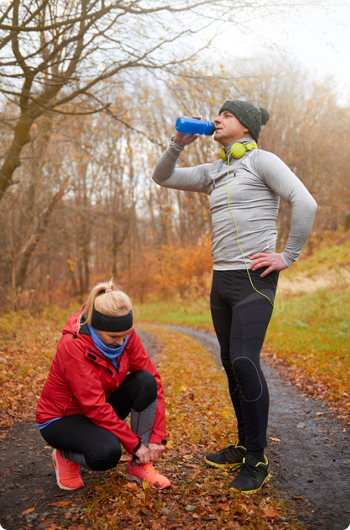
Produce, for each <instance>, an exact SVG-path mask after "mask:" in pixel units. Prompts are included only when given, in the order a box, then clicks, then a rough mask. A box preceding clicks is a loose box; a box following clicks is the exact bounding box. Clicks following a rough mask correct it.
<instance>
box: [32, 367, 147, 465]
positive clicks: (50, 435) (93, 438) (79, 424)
mask: <svg viewBox="0 0 350 530" xmlns="http://www.w3.org/2000/svg"><path fill="white" fill-rule="evenodd" d="M156 399H157V382H156V380H155V378H154V377H153V375H152V374H151V373H150V372H147V371H146V370H138V371H136V372H133V373H131V374H129V375H127V376H126V378H125V379H124V381H123V382H122V384H121V385H120V387H119V388H118V390H116V391H115V392H113V393H112V394H111V395H110V396H109V398H108V400H107V402H108V403H110V404H111V405H112V407H113V409H114V410H115V413H116V414H117V416H118V417H119V418H120V419H122V420H124V419H125V418H126V417H127V416H128V414H129V413H130V411H131V409H133V411H137V412H139V413H141V412H143V411H146V409H147V410H150V408H152V407H151V405H152V404H154V403H156ZM154 412H155V407H154ZM146 413H147V411H146ZM153 420H154V414H153V419H151V420H150V422H151V425H149V428H150V429H151V430H152V427H153ZM141 422H142V419H141ZM138 423H139V422H138V421H137V426H138ZM137 426H136V429H135V431H134V432H137ZM40 432H41V434H42V436H43V438H44V439H45V441H46V442H47V443H48V444H49V445H51V446H52V447H54V448H56V449H60V450H61V451H70V452H72V453H79V454H82V455H84V456H85V461H86V463H87V465H88V466H89V467H90V469H92V470H93V471H105V470H107V469H111V468H112V467H114V466H116V465H117V463H118V461H119V459H120V457H121V454H122V451H121V446H120V442H119V440H118V438H117V436H115V434H113V433H111V432H110V431H107V430H106V429H103V428H102V427H98V426H97V425H95V424H94V423H93V422H92V421H91V420H90V419H89V418H87V417H86V416H84V415H82V414H81V415H80V414H79V415H73V416H65V417H64V418H61V419H60V420H57V421H54V422H53V423H50V425H48V426H47V427H45V428H44V429H42V430H41V431H40ZM137 433H138V432H137ZM138 434H141V433H138Z"/></svg>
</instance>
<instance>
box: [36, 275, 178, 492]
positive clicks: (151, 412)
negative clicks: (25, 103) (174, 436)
mask: <svg viewBox="0 0 350 530" xmlns="http://www.w3.org/2000/svg"><path fill="white" fill-rule="evenodd" d="M130 412H131V420H130V425H131V427H129V426H128V425H127V424H126V423H125V422H124V419H125V418H126V417H127V416H128V414H129V413H130ZM37 423H38V427H39V429H40V432H41V434H42V436H43V438H44V439H45V441H46V442H47V443H48V444H50V445H51V446H52V447H54V451H53V454H52V459H53V465H54V468H55V471H56V478H57V483H58V486H59V487H60V488H61V489H65V490H75V489H77V488H81V487H83V486H84V483H83V481H82V479H81V477H80V473H79V467H80V466H81V467H84V468H86V469H90V470H93V471H104V470H107V469H111V468H113V467H115V466H116V465H117V463H118V462H119V460H120V457H121V445H123V447H124V448H125V449H126V451H127V452H128V453H129V454H130V455H131V456H130V460H129V462H128V472H129V474H130V475H131V476H132V477H137V478H139V479H141V480H146V481H148V482H150V483H152V484H154V485H157V486H159V487H160V488H167V487H169V486H170V482H169V480H168V479H167V478H166V477H164V476H162V475H160V474H159V473H158V472H157V471H156V470H155V469H154V467H153V465H152V463H151V462H154V461H157V460H158V458H160V456H161V455H162V453H163V451H164V449H165V444H166V431H165V409H164V394H163V387H162V383H161V380H160V377H159V375H158V372H157V370H156V368H155V366H154V364H153V362H152V361H151V359H150V358H149V356H148V354H147V353H146V351H145V349H144V347H143V346H142V343H141V340H140V338H139V336H138V335H137V334H136V332H135V330H134V329H133V315H132V305H131V300H130V298H129V297H128V296H127V295H126V294H125V293H123V292H122V291H121V290H120V289H119V288H118V287H117V286H116V285H115V284H114V283H113V282H112V281H110V282H106V283H100V284H98V285H96V287H94V288H93V289H92V291H91V293H90V295H89V297H88V299H87V302H86V305H85V306H84V307H83V310H82V311H81V312H80V313H77V314H75V315H73V316H72V317H70V318H69V320H68V322H67V323H66V325H65V327H64V328H63V336H62V338H61V340H60V342H59V344H58V347H57V352H56V355H55V357H54V359H53V361H52V365H51V369H50V373H49V377H48V379H47V381H46V383H45V386H44V388H43V391H42V393H41V397H40V401H39V404H38V408H37Z"/></svg>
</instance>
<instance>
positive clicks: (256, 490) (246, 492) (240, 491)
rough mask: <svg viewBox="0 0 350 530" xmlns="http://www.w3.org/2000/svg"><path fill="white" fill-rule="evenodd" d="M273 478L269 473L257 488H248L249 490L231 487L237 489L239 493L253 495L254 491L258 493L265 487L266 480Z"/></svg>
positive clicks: (233, 489) (232, 489)
mask: <svg viewBox="0 0 350 530" xmlns="http://www.w3.org/2000/svg"><path fill="white" fill-rule="evenodd" d="M270 478H271V474H270V473H269V474H268V475H267V477H266V478H265V479H264V481H263V482H262V484H261V485H260V486H259V487H258V488H256V489H255V490H247V491H242V490H238V489H237V488H230V490H231V491H237V492H238V493H243V494H245V495H253V494H254V493H257V492H258V491H260V490H261V488H262V487H263V485H264V484H266V482H268V481H269V480H270Z"/></svg>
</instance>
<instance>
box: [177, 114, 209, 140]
mask: <svg viewBox="0 0 350 530" xmlns="http://www.w3.org/2000/svg"><path fill="white" fill-rule="evenodd" d="M175 128H176V130H177V131H179V132H181V133H187V134H205V135H206V136H211V135H212V134H214V132H215V131H216V126H215V123H214V122H213V121H205V120H198V119H196V118H187V117H186V116H182V117H181V118H178V119H177V120H176V123H175Z"/></svg>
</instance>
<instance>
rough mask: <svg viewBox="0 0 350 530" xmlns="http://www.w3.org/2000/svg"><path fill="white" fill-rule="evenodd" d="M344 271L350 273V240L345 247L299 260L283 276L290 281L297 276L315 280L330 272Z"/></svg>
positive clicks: (338, 247)
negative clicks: (316, 277) (314, 278)
mask: <svg viewBox="0 0 350 530" xmlns="http://www.w3.org/2000/svg"><path fill="white" fill-rule="evenodd" d="M344 269H345V270H347V271H349V272H350V239H349V241H347V242H346V243H345V244H344V245H334V246H332V247H329V248H326V249H323V250H318V251H317V252H315V253H314V254H312V256H309V257H307V258H305V259H301V260H300V261H299V260H298V261H297V262H296V263H294V265H293V267H291V268H290V269H287V270H285V271H284V272H283V275H284V276H286V277H287V278H290V279H292V278H293V276H296V275H303V276H307V277H310V278H313V277H315V276H320V275H322V274H326V273H327V272H328V271H336V272H338V273H339V274H341V271H342V270H344Z"/></svg>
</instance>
